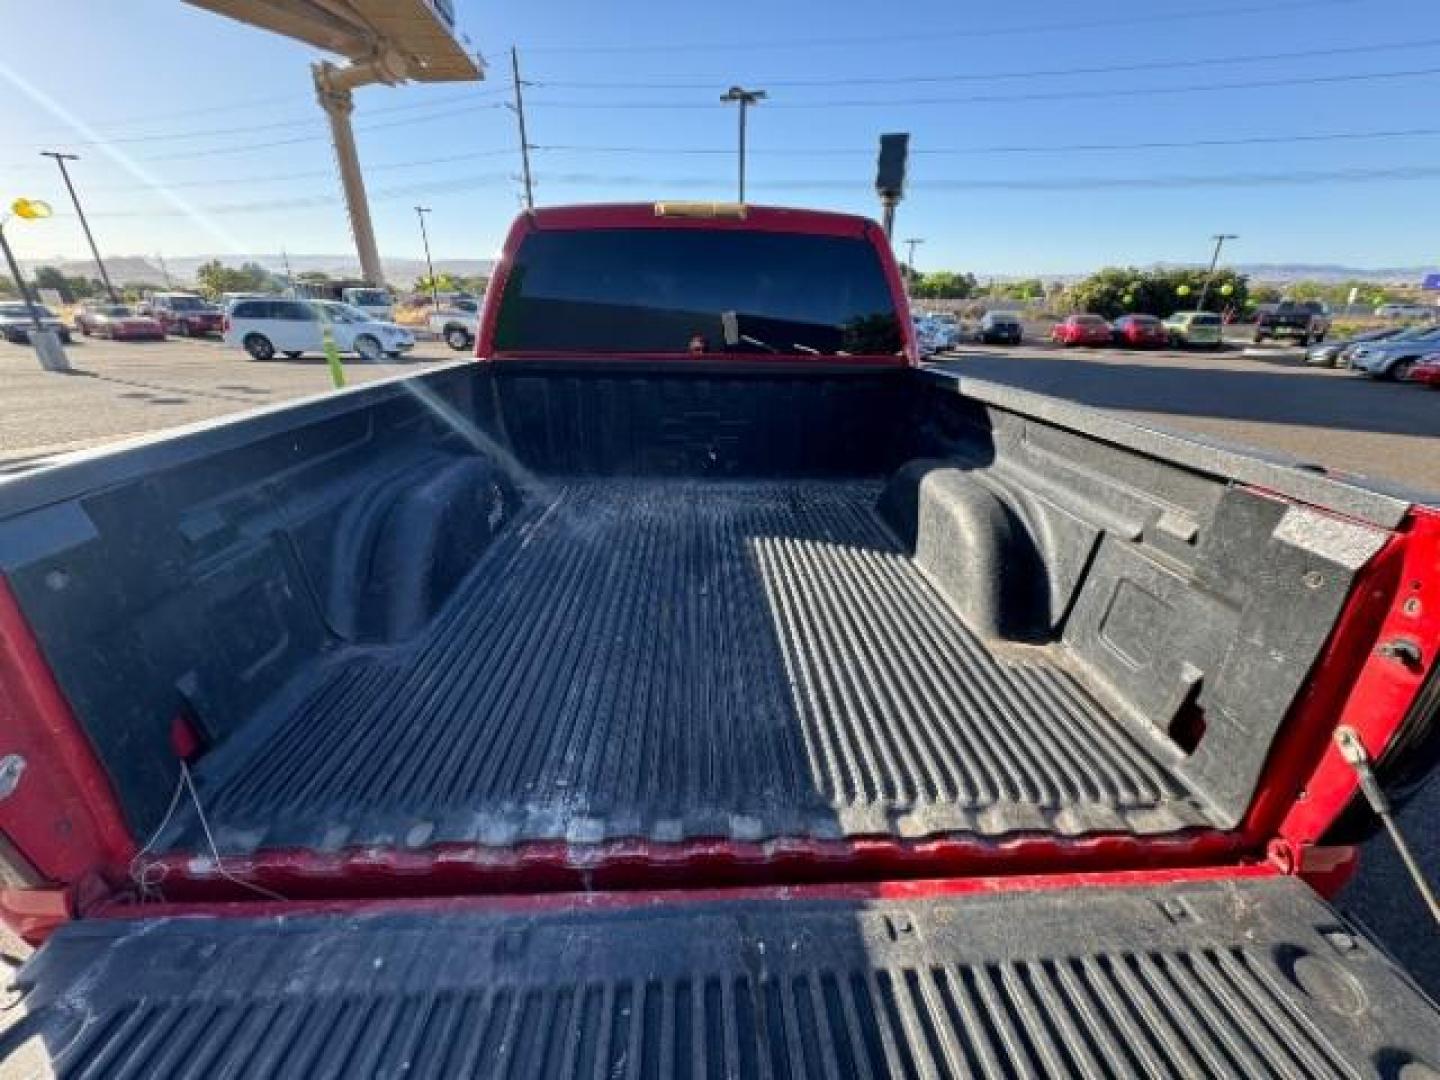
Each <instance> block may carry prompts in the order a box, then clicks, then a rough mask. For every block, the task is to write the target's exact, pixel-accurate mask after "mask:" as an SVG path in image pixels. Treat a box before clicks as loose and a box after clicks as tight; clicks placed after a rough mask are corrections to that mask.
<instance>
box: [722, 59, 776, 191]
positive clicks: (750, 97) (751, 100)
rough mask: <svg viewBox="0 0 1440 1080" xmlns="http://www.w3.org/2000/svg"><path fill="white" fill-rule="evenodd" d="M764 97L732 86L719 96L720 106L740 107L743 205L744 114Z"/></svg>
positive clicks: (759, 92) (757, 91)
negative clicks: (735, 104)
mask: <svg viewBox="0 0 1440 1080" xmlns="http://www.w3.org/2000/svg"><path fill="white" fill-rule="evenodd" d="M767 96H768V95H766V93H765V91H764V90H746V89H744V88H743V87H740V86H732V87H730V89H729V90H726V91H725V93H723V94H721V95H720V102H721V104H722V105H729V104H731V103H732V102H733V103H737V104H739V106H740V203H741V205H744V203H745V112H746V110H748V109H749V108H750V106H751V105H758V104H759V103H760V102H762V101H764V100H765V98H766V97H767Z"/></svg>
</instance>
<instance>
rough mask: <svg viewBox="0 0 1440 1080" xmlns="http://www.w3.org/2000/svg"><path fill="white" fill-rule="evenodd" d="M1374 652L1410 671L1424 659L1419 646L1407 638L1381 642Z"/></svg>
mask: <svg viewBox="0 0 1440 1080" xmlns="http://www.w3.org/2000/svg"><path fill="white" fill-rule="evenodd" d="M1375 651H1376V652H1377V653H1379V654H1380V655H1381V656H1383V657H1385V658H1386V659H1387V660H1394V661H1397V662H1398V663H1400V664H1403V665H1404V666H1405V667H1407V668H1412V669H1413V668H1418V667H1419V666H1420V663H1421V661H1422V660H1424V658H1425V657H1424V654H1423V653H1421V651H1420V646H1419V645H1417V644H1415V642H1413V641H1411V640H1410V639H1409V638H1392V639H1391V640H1389V641H1384V642H1381V643H1380V646H1379V648H1377V649H1376V650H1375Z"/></svg>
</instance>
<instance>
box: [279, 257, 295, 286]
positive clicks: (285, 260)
mask: <svg viewBox="0 0 1440 1080" xmlns="http://www.w3.org/2000/svg"><path fill="white" fill-rule="evenodd" d="M280 263H281V265H282V266H284V267H285V293H286V295H287V296H294V295H295V276H294V275H293V274H291V273H290V253H289V252H288V251H286V250H285V249H284V248H281V249H280Z"/></svg>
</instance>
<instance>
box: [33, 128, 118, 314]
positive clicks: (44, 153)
mask: <svg viewBox="0 0 1440 1080" xmlns="http://www.w3.org/2000/svg"><path fill="white" fill-rule="evenodd" d="M40 156H41V157H48V158H54V159H55V164H56V165H59V166H60V175H61V176H62V177H64V178H65V187H66V189H67V190H68V191H69V192H70V201H71V202H72V203H74V204H75V213H76V215H78V216H79V218H80V228H82V229H84V230H85V239H86V240H88V241H90V254H91V255H94V256H95V265H96V266H97V267H99V268H100V280H101V281H103V282H104V283H105V291H106V292H107V293H109V294H110V302H111V303H112V304H118V303H119V302H120V297H118V296H116V295H115V286H114V285H111V284H110V275H109V274H108V273H107V272H106V270H105V260H104V259H102V258H100V249H99V248H98V247H96V246H95V235H94V234H93V233H92V232H91V231H90V223H89V222H88V221H86V220H85V211H84V210H83V209H81V207H80V196H79V195H77V194H75V185H74V184H72V183H71V182H70V170H69V169H67V168H66V167H65V163H66V162H67V161H79V160H80V155H79V154H62V153H60V151H58V150H41V151H40Z"/></svg>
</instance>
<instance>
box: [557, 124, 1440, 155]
mask: <svg viewBox="0 0 1440 1080" xmlns="http://www.w3.org/2000/svg"><path fill="white" fill-rule="evenodd" d="M1435 135H1440V128H1409V129H1403V130H1397V131H1334V132H1320V133H1317V134H1313V135H1255V136H1245V137H1241V138H1236V139H1182V140H1173V141H1150V142H1128V143H1050V144H1045V145H1030V146H1023V145H1018V146H1017V145H1001V146H955V147H918V148H912V149H911V151H910V153H911V154H915V155H922V154H924V155H986V154H1070V153H1084V152H1101V151H1127V150H1188V149H1200V148H1210V147H1217V146H1271V145H1279V144H1284V143H1324V142H1343V141H1347V140H1363V139H1408V138H1419V137H1426V136H1435ZM531 149H532V150H541V151H564V152H567V153H596V154H660V155H671V154H700V155H707V156H710V155H723V156H727V157H733V156H734V154H735V151H734V150H733V149H732V148H729V147H718V146H694V147H674V146H585V145H581V144H578V143H550V144H540V145H534V146H532V147H531ZM747 153H749V154H752V155H755V156H759V157H828V156H832V155H833V156H848V155H861V154H863V155H866V156H872V155H874V153H875V148H874V147H873V146H869V147H863V148H862V147H811V148H805V147H798V148H797V147H775V148H765V147H760V148H751V149H750V150H748V151H747Z"/></svg>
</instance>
